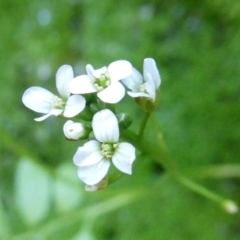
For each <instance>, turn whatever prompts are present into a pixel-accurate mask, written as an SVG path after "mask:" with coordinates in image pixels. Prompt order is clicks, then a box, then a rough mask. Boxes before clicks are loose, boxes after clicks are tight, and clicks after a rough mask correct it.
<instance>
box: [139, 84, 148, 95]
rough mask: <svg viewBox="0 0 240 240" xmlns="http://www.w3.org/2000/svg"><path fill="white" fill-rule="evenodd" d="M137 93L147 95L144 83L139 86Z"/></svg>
mask: <svg viewBox="0 0 240 240" xmlns="http://www.w3.org/2000/svg"><path fill="white" fill-rule="evenodd" d="M139 91H140V92H143V93H147V88H146V84H145V83H143V84H141V85H139Z"/></svg>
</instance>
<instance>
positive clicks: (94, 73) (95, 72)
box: [86, 64, 107, 79]
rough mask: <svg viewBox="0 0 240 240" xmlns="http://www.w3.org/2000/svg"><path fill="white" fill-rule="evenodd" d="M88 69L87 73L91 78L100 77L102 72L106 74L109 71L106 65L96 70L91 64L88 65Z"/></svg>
mask: <svg viewBox="0 0 240 240" xmlns="http://www.w3.org/2000/svg"><path fill="white" fill-rule="evenodd" d="M86 70H87V74H88V76H89V78H91V79H93V78H100V77H101V75H102V74H105V73H106V72H107V68H106V67H102V68H99V69H96V70H94V69H93V67H92V65H91V64H88V65H87V67H86Z"/></svg>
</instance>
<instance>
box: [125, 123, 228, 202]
mask: <svg viewBox="0 0 240 240" xmlns="http://www.w3.org/2000/svg"><path fill="white" fill-rule="evenodd" d="M153 125H155V126H154V128H155V129H154V131H155V133H156V135H157V138H159V137H158V135H159V136H160V139H158V140H157V141H152V142H150V141H149V140H147V139H144V141H143V140H141V139H140V140H139V136H138V135H136V134H134V133H133V132H131V131H129V130H126V131H124V132H123V137H124V138H125V139H126V140H127V141H129V142H131V143H132V144H133V145H134V146H135V147H136V148H137V149H138V150H139V151H140V152H141V153H142V154H144V155H146V156H147V157H148V158H151V159H153V160H155V161H157V162H159V163H160V164H161V165H162V166H163V167H164V168H165V169H166V170H167V173H168V174H170V175H171V176H172V177H173V178H174V179H175V180H177V181H178V182H180V183H181V184H183V185H184V186H185V187H187V188H188V189H190V190H192V191H194V192H196V193H198V194H200V195H202V196H204V197H206V198H208V199H210V200H212V201H214V202H217V203H220V204H223V203H224V202H225V201H226V199H225V198H223V197H222V196H220V195H218V194H216V193H214V192H212V191H210V190H208V189H207V188H205V187H203V186H201V185H199V184H197V183H195V182H193V181H192V180H190V179H189V178H187V177H185V176H183V175H182V174H181V173H180V171H179V169H178V166H177V164H176V162H175V161H173V159H172V158H171V157H170V155H169V154H168V152H167V149H166V147H165V144H164V141H163V139H162V134H161V132H160V131H159V130H158V129H157V127H156V124H153ZM156 142H157V143H156Z"/></svg>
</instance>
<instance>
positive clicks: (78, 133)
mask: <svg viewBox="0 0 240 240" xmlns="http://www.w3.org/2000/svg"><path fill="white" fill-rule="evenodd" d="M63 132H64V135H65V137H66V138H68V139H73V140H78V139H79V138H81V137H83V136H84V135H85V133H86V130H85V127H84V126H83V125H82V124H81V123H77V122H73V121H72V120H68V121H67V122H66V123H65V124H64V126H63Z"/></svg>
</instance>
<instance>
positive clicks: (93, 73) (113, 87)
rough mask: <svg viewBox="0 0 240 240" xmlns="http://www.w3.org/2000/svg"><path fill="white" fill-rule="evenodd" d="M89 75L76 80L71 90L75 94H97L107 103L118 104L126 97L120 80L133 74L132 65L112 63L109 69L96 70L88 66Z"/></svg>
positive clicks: (123, 62)
mask: <svg viewBox="0 0 240 240" xmlns="http://www.w3.org/2000/svg"><path fill="white" fill-rule="evenodd" d="M86 71H87V75H80V76H78V77H76V78H74V79H73V80H72V81H71V82H70V84H69V89H70V92H71V93H73V94H85V93H93V92H97V96H98V97H99V98H100V99H101V100H102V101H103V102H106V103H117V102H119V101H120V100H121V99H122V98H123V97H124V95H125V89H124V86H123V85H122V84H121V83H120V82H119V80H121V79H124V78H126V77H128V76H130V75H131V74H132V65H131V63H130V62H128V61H125V60H119V61H115V62H113V63H111V64H110V65H109V66H108V67H103V68H100V69H98V70H94V69H93V67H92V65H90V64H88V65H87V66H86Z"/></svg>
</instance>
